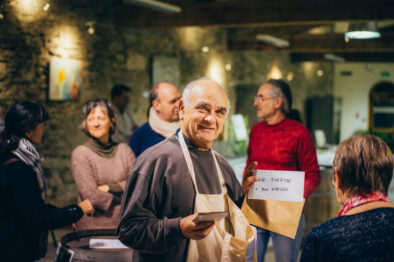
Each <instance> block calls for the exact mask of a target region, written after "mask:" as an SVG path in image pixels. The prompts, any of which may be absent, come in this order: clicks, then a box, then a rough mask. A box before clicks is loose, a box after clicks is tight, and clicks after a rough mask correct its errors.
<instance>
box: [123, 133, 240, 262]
mask: <svg viewBox="0 0 394 262" xmlns="http://www.w3.org/2000/svg"><path fill="white" fill-rule="evenodd" d="M186 143H187V145H188V148H189V151H190V155H191V158H192V161H193V166H194V171H195V174H196V180H197V187H198V189H199V192H200V193H202V194H218V193H220V192H221V188H220V184H219V178H218V176H217V172H216V168H215V164H214V160H213V158H212V154H211V152H210V151H200V150H198V149H197V148H196V147H195V146H194V145H192V144H191V142H190V141H188V140H187V139H186ZM215 156H216V158H217V161H218V164H219V166H220V168H221V171H222V173H223V176H224V180H225V183H226V187H227V190H228V194H229V196H230V197H231V199H232V200H233V201H234V202H235V203H236V204H237V205H238V206H240V205H241V204H242V201H243V192H242V188H241V185H240V184H239V182H238V181H237V179H236V177H235V174H234V171H233V170H232V168H231V166H230V165H229V164H228V162H227V161H226V160H225V158H224V157H222V156H221V155H219V154H217V153H216V155H215ZM194 200H195V191H194V187H193V182H192V180H191V177H190V174H189V171H188V169H187V165H186V161H185V158H184V156H183V153H182V150H181V147H180V144H179V142H178V140H177V138H176V136H171V137H170V138H168V139H166V140H164V141H163V142H161V143H159V144H157V145H155V146H153V147H151V148H149V149H147V150H146V151H144V153H142V154H141V155H140V156H139V157H138V158H137V160H136V162H135V164H134V166H133V168H132V170H131V171H130V174H129V177H128V179H127V184H126V189H125V193H124V194H123V199H122V208H121V218H120V222H119V225H118V229H117V233H118V236H119V239H120V240H121V241H122V242H123V243H124V244H125V245H127V246H129V247H131V248H133V249H134V250H136V251H137V252H136V254H135V256H134V257H133V259H136V261H171V262H175V261H185V260H186V256H187V248H188V239H186V238H184V237H183V235H182V232H181V231H180V228H179V221H180V219H181V218H182V217H186V216H188V215H191V214H193V211H194Z"/></svg>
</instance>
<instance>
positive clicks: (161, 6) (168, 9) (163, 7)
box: [123, 0, 182, 14]
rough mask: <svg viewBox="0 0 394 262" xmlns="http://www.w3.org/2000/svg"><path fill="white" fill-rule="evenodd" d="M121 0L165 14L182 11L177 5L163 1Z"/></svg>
mask: <svg viewBox="0 0 394 262" xmlns="http://www.w3.org/2000/svg"><path fill="white" fill-rule="evenodd" d="M123 2H125V3H127V4H134V5H139V6H143V7H147V8H150V9H153V10H156V11H159V12H163V13H167V14H173V13H180V12H181V11H182V9H181V8H180V7H179V6H176V5H172V4H167V3H163V2H160V1H156V0H123Z"/></svg>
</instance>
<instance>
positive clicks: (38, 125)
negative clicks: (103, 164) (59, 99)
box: [0, 101, 93, 261]
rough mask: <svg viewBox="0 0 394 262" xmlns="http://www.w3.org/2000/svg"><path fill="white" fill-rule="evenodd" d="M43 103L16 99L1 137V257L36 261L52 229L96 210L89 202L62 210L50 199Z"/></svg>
mask: <svg viewBox="0 0 394 262" xmlns="http://www.w3.org/2000/svg"><path fill="white" fill-rule="evenodd" d="M48 118H49V116H48V112H47V111H46V110H45V108H44V107H42V106H41V105H38V104H36V103H33V102H29V101H22V102H16V103H15V104H13V105H12V106H11V107H10V109H9V110H8V112H7V114H6V116H5V129H4V132H3V133H2V137H1V139H0V141H1V155H0V159H1V172H0V201H1V204H0V206H1V212H0V261H34V260H37V259H38V258H40V257H42V256H44V255H45V253H46V248H47V237H48V230H49V229H55V228H60V227H64V226H66V225H69V224H71V223H73V222H75V221H77V220H78V219H80V218H81V217H82V215H83V214H84V213H88V212H93V207H92V206H91V204H90V202H89V200H87V201H85V202H84V203H81V204H80V205H79V206H77V205H71V206H67V207H65V208H57V207H55V206H52V205H50V204H46V203H45V192H46V184H45V179H44V174H43V170H42V166H41V162H42V160H43V157H42V155H41V153H40V152H39V151H38V149H37V148H36V145H38V144H40V143H41V138H42V135H43V133H44V123H45V121H46V120H48Z"/></svg>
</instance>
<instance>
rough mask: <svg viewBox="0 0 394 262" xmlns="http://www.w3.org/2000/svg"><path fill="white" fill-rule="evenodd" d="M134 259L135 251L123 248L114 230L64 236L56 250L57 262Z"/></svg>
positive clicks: (85, 231) (97, 261)
mask: <svg viewBox="0 0 394 262" xmlns="http://www.w3.org/2000/svg"><path fill="white" fill-rule="evenodd" d="M132 257H133V250H132V249H130V248H126V247H124V246H123V247H122V244H121V243H120V242H118V240H117V237H116V234H115V230H114V229H98V230H84V231H77V232H72V233H69V234H66V235H65V236H63V237H62V238H61V240H60V242H59V244H58V247H57V250H56V257H55V262H66V261H67V262H69V261H74V262H79V261H96V262H104V261H116V262H130V261H132Z"/></svg>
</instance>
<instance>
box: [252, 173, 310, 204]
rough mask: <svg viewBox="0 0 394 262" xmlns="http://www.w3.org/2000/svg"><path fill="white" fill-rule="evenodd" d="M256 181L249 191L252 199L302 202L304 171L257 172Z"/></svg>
mask: <svg viewBox="0 0 394 262" xmlns="http://www.w3.org/2000/svg"><path fill="white" fill-rule="evenodd" d="M256 176H257V179H258V181H256V182H255V183H254V184H253V185H252V186H251V187H250V190H249V198H250V199H264V200H281V201H295V202H302V200H303V198H304V180H305V172H303V171H277V170H275V171H274V170H256Z"/></svg>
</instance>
